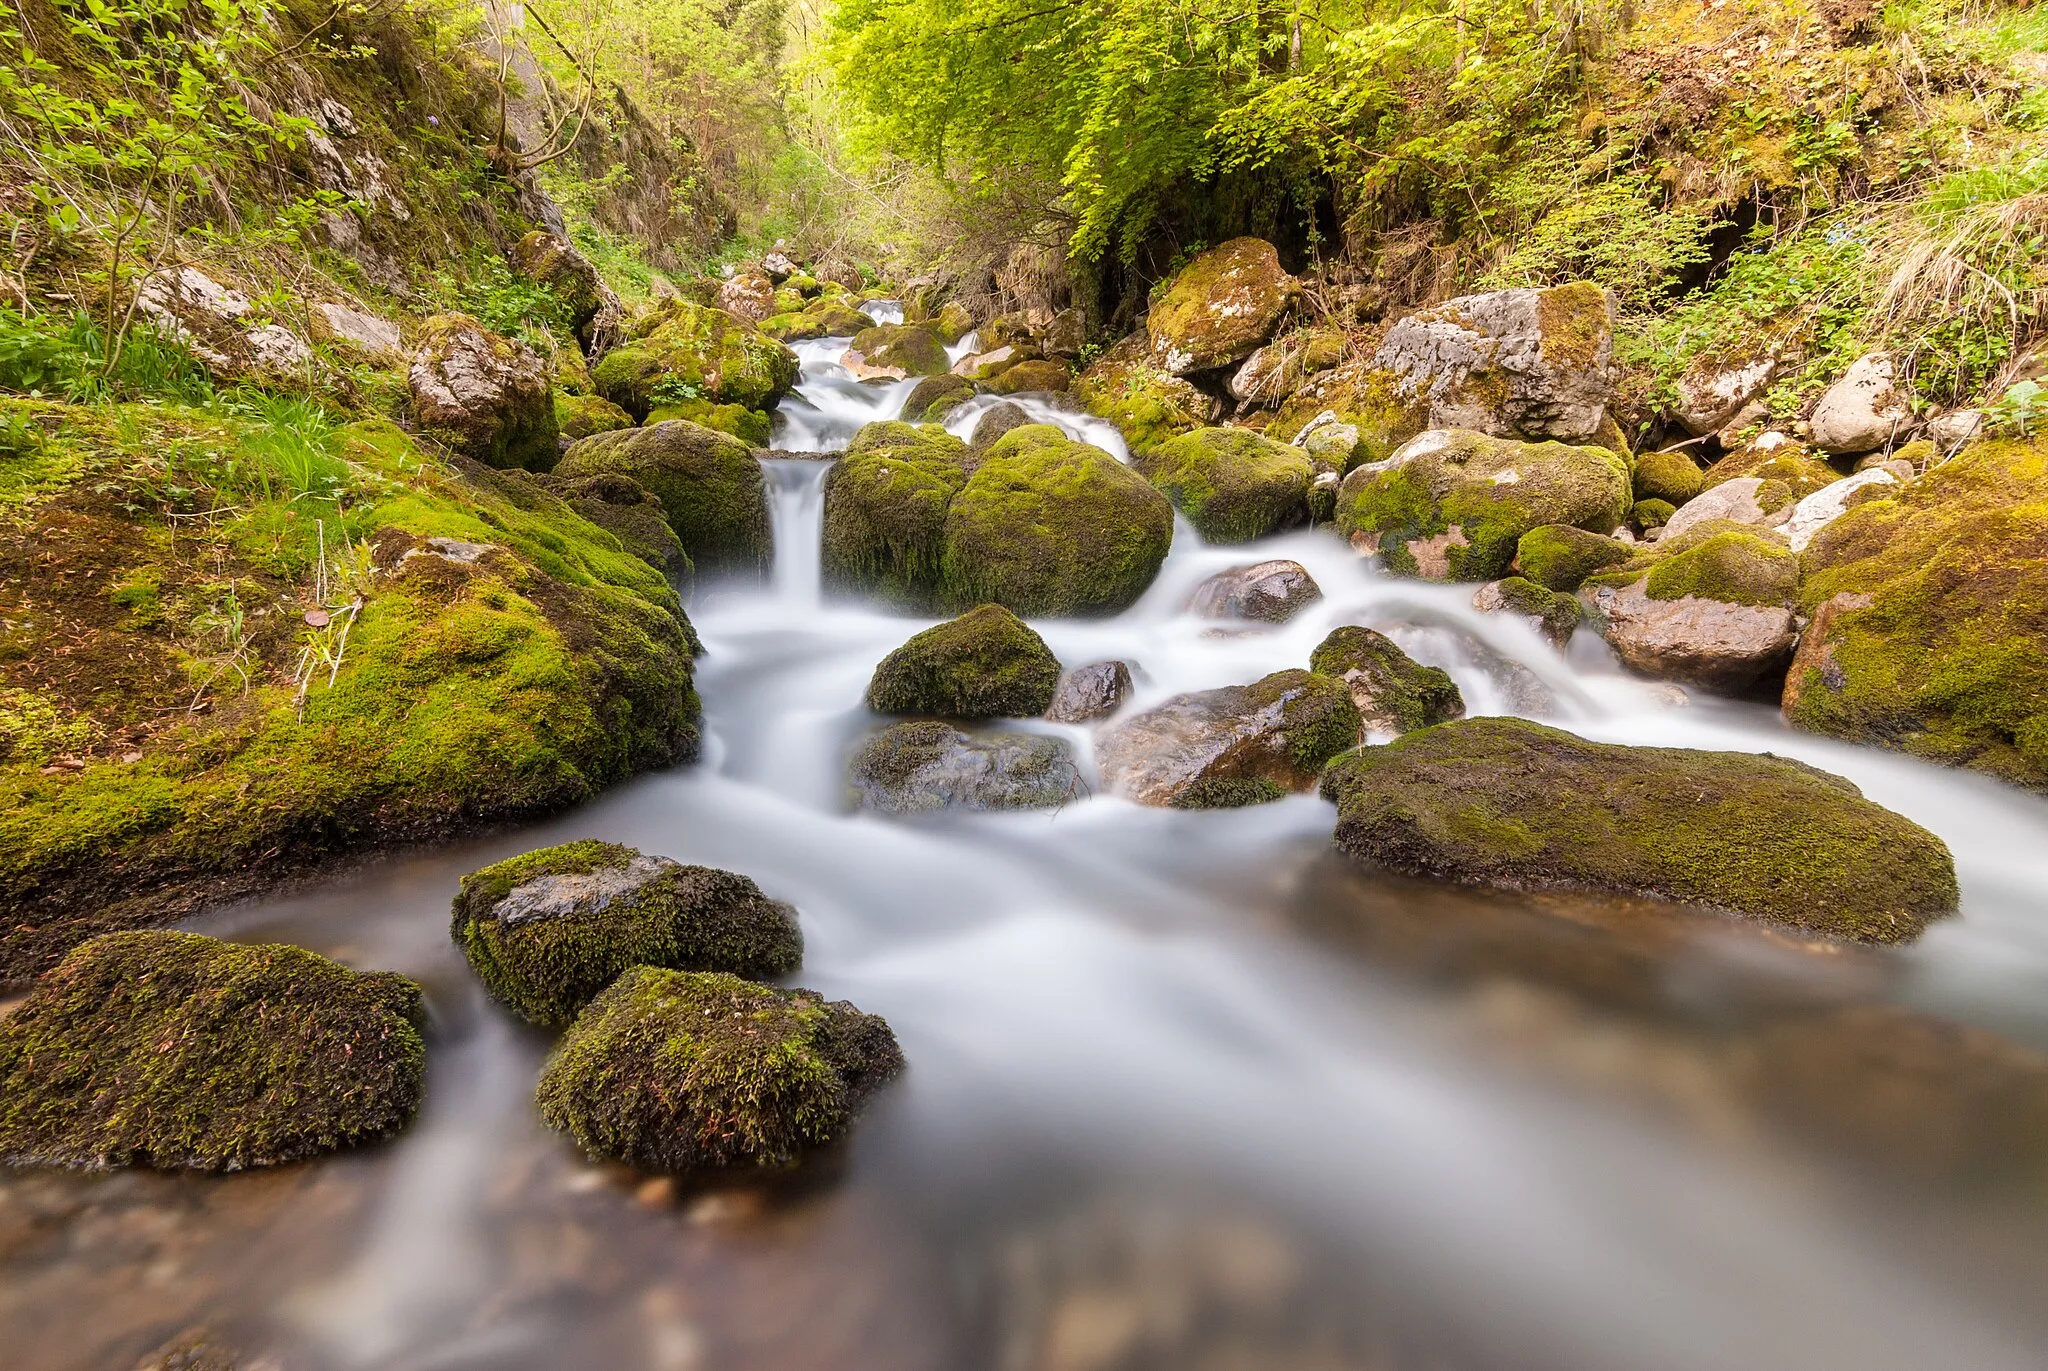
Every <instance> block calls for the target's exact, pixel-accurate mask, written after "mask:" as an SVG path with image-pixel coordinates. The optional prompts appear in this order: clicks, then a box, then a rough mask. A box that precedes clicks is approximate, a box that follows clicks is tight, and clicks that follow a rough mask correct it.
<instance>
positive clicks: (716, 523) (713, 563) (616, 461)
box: [554, 419, 770, 572]
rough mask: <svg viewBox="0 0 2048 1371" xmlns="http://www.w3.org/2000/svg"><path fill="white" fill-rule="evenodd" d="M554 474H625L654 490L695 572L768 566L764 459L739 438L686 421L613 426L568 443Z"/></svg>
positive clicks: (564, 475)
mask: <svg viewBox="0 0 2048 1371" xmlns="http://www.w3.org/2000/svg"><path fill="white" fill-rule="evenodd" d="M554 474H555V475H556V476H558V477H562V478H565V479H574V478H578V477H585V476H599V475H617V476H628V477H631V478H632V479H633V480H635V481H637V482H639V483H640V484H641V485H643V486H645V487H646V488H647V489H648V490H650V491H652V492H654V494H655V496H656V497H657V498H659V499H660V501H661V505H662V509H663V510H664V511H666V513H667V515H668V522H669V527H671V528H672V529H674V530H675V534H676V537H677V538H679V539H681V540H682V544H683V547H684V549H685V550H686V551H688V552H689V554H690V559H691V560H692V561H693V562H695V563H696V564H697V566H698V568H699V569H700V570H709V571H742V572H752V571H757V570H763V569H765V568H766V567H767V565H768V558H769V552H770V549H769V531H768V496H767V493H766V489H765V487H764V485H763V483H762V478H761V464H760V463H759V462H756V461H755V460H754V454H753V452H752V451H751V450H750V449H749V448H748V447H747V445H746V444H745V443H744V442H742V441H740V440H739V439H737V438H735V437H733V436H732V435H730V434H727V433H720V432H718V431H717V430H715V429H709V428H705V427H703V426H702V425H700V424H693V423H691V422H689V421H688V420H686V419H676V420H671V421H669V422H667V423H662V424H657V425H655V426H654V427H652V428H627V429H617V430H614V431H612V432H609V433H599V434H595V435H593V436H592V437H589V438H585V439H583V440H582V441H581V442H579V443H577V444H576V445H575V446H574V447H572V448H570V449H569V451H568V453H567V455H565V456H564V457H563V458H562V461H561V463H560V465H558V466H557V467H556V468H555V472H554Z"/></svg>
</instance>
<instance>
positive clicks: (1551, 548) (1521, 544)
mask: <svg viewBox="0 0 2048 1371" xmlns="http://www.w3.org/2000/svg"><path fill="white" fill-rule="evenodd" d="M1638 550H1639V549H1638V548H1637V547H1636V546H1635V545H1634V544H1632V543H1624V542H1622V541H1621V540H1620V539H1619V538H1610V537H1608V536H1607V535H1606V534H1604V533H1592V532H1589V531H1588V530H1586V529H1583V528H1573V527H1572V526H1571V525H1570V524H1542V525H1539V526H1538V527H1536V528H1532V529H1530V530H1529V531H1528V532H1527V533H1524V534H1523V535H1522V536H1521V538H1520V539H1518V540H1517V541H1516V543H1515V560H1514V562H1513V563H1512V569H1513V570H1515V571H1516V572H1518V573H1520V574H1521V575H1523V576H1525V577H1527V578H1528V579H1529V580H1531V581H1534V582H1535V583H1536V584H1537V585H1539V586H1546V587H1548V588H1549V589H1551V590H1562V591H1565V592H1567V593H1569V592H1571V591H1574V590H1577V589H1578V588H1579V587H1580V586H1581V585H1583V584H1584V583H1585V580H1586V578H1587V577H1588V576H1591V575H1592V574H1593V573H1594V572H1596V571H1600V570H1603V569H1604V568H1607V567H1611V566H1617V565H1619V564H1620V563H1622V562H1626V561H1628V560H1629V559H1630V558H1632V557H1634V556H1635V555H1636V553H1637V552H1638Z"/></svg>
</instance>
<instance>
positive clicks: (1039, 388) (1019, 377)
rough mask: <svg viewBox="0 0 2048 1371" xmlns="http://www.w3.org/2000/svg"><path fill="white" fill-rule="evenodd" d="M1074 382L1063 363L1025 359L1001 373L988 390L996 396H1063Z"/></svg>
mask: <svg viewBox="0 0 2048 1371" xmlns="http://www.w3.org/2000/svg"><path fill="white" fill-rule="evenodd" d="M1073 382H1074V373H1073V372H1072V371H1071V370H1069V369H1068V367H1067V364H1066V363H1065V362H1047V361H1041V360H1038V359H1035V358H1027V359H1025V360H1024V361H1021V362H1019V363H1017V364H1016V365H1015V366H1013V367H1005V368H1004V369H1003V371H1002V372H1001V373H1000V374H999V375H997V376H996V377H995V378H994V379H992V380H991V381H990V382H989V385H988V388H989V389H990V390H992V391H994V392H995V393H996V394H997V395H1023V394H1025V393H1026V392H1044V393H1048V394H1054V395H1058V394H1063V393H1065V391H1066V389H1067V387H1068V386H1070V385H1072V384H1073Z"/></svg>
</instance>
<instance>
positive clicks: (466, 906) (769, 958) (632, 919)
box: [450, 842, 803, 1028]
mask: <svg viewBox="0 0 2048 1371" xmlns="http://www.w3.org/2000/svg"><path fill="white" fill-rule="evenodd" d="M450 936H451V937H452V938H453V939H454V941H455V945H456V946H457V947H460V948H461V949H462V953H463V956H465V957H467V958H468V959H469V964H470V966H471V968H472V969H474V970H475V972H476V973H477V976H478V978H479V979H480V980H482V981H483V983H484V986H485V988H486V989H488V990H489V991H490V992H491V994H492V995H494V996H495V997H497V999H498V1000H499V1001H500V1002H501V1003H503V1004H504V1005H505V1006H506V1007H507V1008H509V1009H511V1010H512V1012H513V1013H515V1014H517V1015H518V1016H519V1017H520V1018H522V1019H525V1020H527V1021H528V1022H531V1023H536V1024H541V1025H543V1026H546V1027H556V1028H558V1027H561V1026H563V1025H565V1024H567V1023H568V1022H569V1021H570V1020H571V1019H573V1018H575V1017H576V1013H577V1011H578V1010H580V1009H582V1008H583V1006H584V1005H586V1004H588V1003H589V1002H590V1001H591V1000H592V999H593V998H595V997H596V995H597V993H598V992H599V991H601V990H603V989H604V988H605V987H606V986H608V985H610V984H611V983H612V982H613V981H614V980H615V979H617V977H618V975H619V973H620V972H622V971H624V970H626V969H627V968H628V967H633V966H660V967H668V968H671V969H674V970H681V971H724V972H730V973H732V974H733V975H736V976H748V977H757V976H780V975H783V974H786V973H788V972H791V971H794V970H796V968H797V966H798V965H799V964H800V963H801V962H802V961H803V934H802V933H801V932H800V931H799V930H798V928H797V921H796V914H795V912H794V911H793V910H791V909H790V907H789V906H788V905H786V904H782V903H780V902H778V901H774V900H770V899H768V898H767V897H766V896H765V895H763V894H762V893H761V888H760V887H759V886H757V885H755V884H754V883H753V882H752V881H751V880H749V879H747V878H746V877H745V876H740V875H735V874H734V873H732V872H729V871H719V870H717V869H715V868H712V867H707V866H685V865H683V864H682V863H680V862H674V861H670V860H669V859H668V858H666V857H647V856H643V855H641V854H640V853H638V852H636V851H634V850H633V849H632V848H630V847H621V846H619V845H617V844H615V843H601V842H579V843H565V844H563V845H562V846H559V847H547V848H541V849H539V850H538V851H534V852H527V853H523V854H521V855H520V856H517V857H513V858H511V859H509V860H507V861H503V862H498V863H495V864H493V865H491V866H487V867H484V868H482V869H481V870H479V871H473V872H471V873H470V874H469V875H467V876H465V877H463V880H462V889H461V891H460V892H459V893H458V894H457V895H456V897H455V914H454V923H453V926H452V928H451V929H450Z"/></svg>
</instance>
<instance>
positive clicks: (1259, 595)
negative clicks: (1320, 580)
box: [1188, 561, 1323, 624]
mask: <svg viewBox="0 0 2048 1371" xmlns="http://www.w3.org/2000/svg"><path fill="white" fill-rule="evenodd" d="M1322 598H1323V590H1322V587H1321V586H1319V585H1317V584H1316V582H1315V578H1314V577H1312V576H1310V575H1309V574H1308V568H1307V567H1305V566H1303V565H1302V564H1301V563H1299V562H1287V561H1272V562H1259V563H1257V564H1256V565H1253V566H1246V567H1233V568H1231V569H1230V570H1229V571H1222V572H1218V573H1217V574H1216V575H1214V576H1211V577H1210V578H1209V579H1208V580H1206V581H1204V582H1202V584H1201V585H1199V586H1197V587H1195V593H1194V596H1193V597H1192V598H1191V599H1190V600H1189V601H1188V609H1189V610H1190V611H1191V612H1193V613H1195V614H1197V615H1200V616H1201V617H1202V618H1204V619H1252V620H1256V621H1258V622H1260V623H1269V624H1281V623H1285V622H1287V621H1288V620H1289V619H1291V618H1293V617H1294V616H1295V615H1296V614H1297V613H1299V612H1300V610H1301V609H1302V608H1303V607H1304V606H1306V605H1310V604H1313V603H1315V602H1316V601H1317V600H1320V599H1322Z"/></svg>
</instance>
